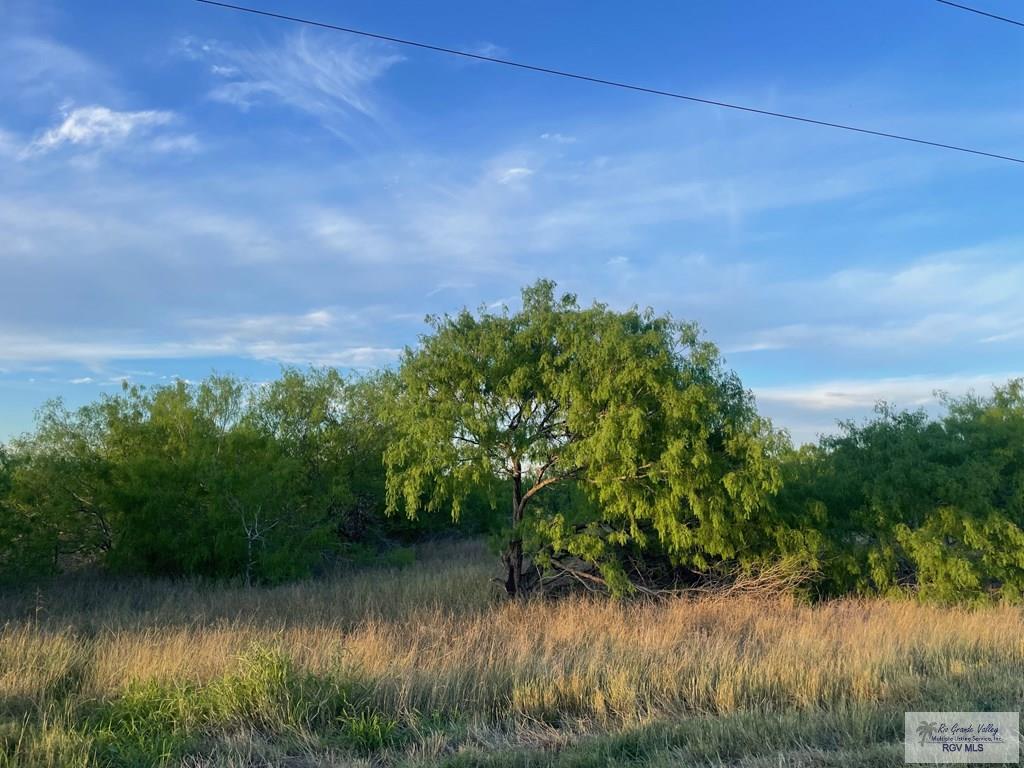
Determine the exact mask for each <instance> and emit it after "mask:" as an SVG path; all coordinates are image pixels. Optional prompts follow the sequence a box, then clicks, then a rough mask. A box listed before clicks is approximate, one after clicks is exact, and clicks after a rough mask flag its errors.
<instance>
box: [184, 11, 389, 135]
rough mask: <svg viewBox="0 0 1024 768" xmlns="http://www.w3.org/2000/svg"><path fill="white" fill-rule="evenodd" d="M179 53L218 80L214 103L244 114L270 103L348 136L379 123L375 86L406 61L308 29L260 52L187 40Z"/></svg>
mask: <svg viewBox="0 0 1024 768" xmlns="http://www.w3.org/2000/svg"><path fill="white" fill-rule="evenodd" d="M180 50H181V51H182V52H183V54H184V55H185V56H186V57H188V58H191V59H193V60H198V61H204V62H208V63H209V65H210V69H211V73H213V74H214V75H215V76H216V77H217V82H216V83H215V84H214V85H213V87H212V89H211V90H210V92H209V96H210V98H211V99H214V100H215V101H220V102H224V103H225V104H231V105H232V106H235V107H238V108H239V109H242V110H248V109H251V108H253V107H256V106H260V105H266V104H276V105H282V106H287V107H291V108H293V109H297V110H299V111H301V112H305V113H307V114H309V115H312V116H313V117H315V118H317V119H318V120H320V121H321V122H322V123H323V124H324V126H325V127H327V128H328V129H329V130H331V131H333V132H334V133H336V134H338V135H340V136H343V137H347V138H348V137H350V135H351V132H352V124H353V122H354V121H356V120H360V119H362V120H370V121H372V122H377V121H378V120H380V118H381V111H380V107H379V106H378V104H377V101H376V99H375V98H374V96H373V94H372V92H371V90H372V89H371V86H372V85H373V83H374V82H375V81H377V80H378V79H379V78H380V77H381V76H382V75H383V74H384V73H385V72H387V70H388V69H390V68H391V67H392V66H393V65H395V64H396V63H398V62H399V61H401V60H402V57H401V56H399V55H397V54H395V53H393V52H384V50H383V49H382V48H381V47H380V46H375V45H367V44H363V43H342V42H340V41H339V39H338V38H337V37H336V36H335V37H333V38H326V37H325V36H321V35H314V34H307V33H306V32H305V31H302V32H298V33H295V34H292V35H289V36H288V37H286V38H285V39H284V41H283V42H282V43H281V45H279V46H261V47H259V48H242V47H235V46H232V45H229V44H226V43H221V42H218V41H216V40H206V41H202V40H197V39H194V38H186V39H184V40H182V41H181V46H180Z"/></svg>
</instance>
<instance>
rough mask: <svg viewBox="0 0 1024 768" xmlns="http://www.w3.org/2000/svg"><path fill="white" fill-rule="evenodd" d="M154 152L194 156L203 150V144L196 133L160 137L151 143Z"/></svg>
mask: <svg viewBox="0 0 1024 768" xmlns="http://www.w3.org/2000/svg"><path fill="white" fill-rule="evenodd" d="M150 148H151V149H152V150H153V151H154V152H161V153H175V152H180V153H182V154H194V153H196V152H199V151H200V150H201V149H202V143H201V142H200V141H199V138H198V137H197V136H196V135H195V134H194V133H185V134H180V135H176V136H158V137H157V138H155V139H153V141H152V142H151V143H150Z"/></svg>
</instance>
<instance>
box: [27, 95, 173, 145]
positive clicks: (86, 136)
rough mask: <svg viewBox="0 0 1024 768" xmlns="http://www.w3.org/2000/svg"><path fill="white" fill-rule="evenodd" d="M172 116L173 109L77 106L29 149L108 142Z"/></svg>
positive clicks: (159, 122) (109, 143)
mask: <svg viewBox="0 0 1024 768" xmlns="http://www.w3.org/2000/svg"><path fill="white" fill-rule="evenodd" d="M173 119H174V114H173V113H171V112H165V111H159V110H145V111H141V112H117V111H114V110H112V109H109V108H107V107H100V106H91V107H79V108H77V109H74V110H72V111H71V112H69V113H68V114H67V115H66V116H65V117H64V120H63V121H62V122H61V124H60V125H58V126H55V127H54V128H51V129H50V130H48V131H46V132H45V133H44V134H43V135H42V136H40V137H39V138H37V139H36V140H35V141H33V142H32V143H31V144H30V145H29V147H28V152H29V153H43V152H50V151H51V150H54V149H57V148H58V147H60V146H62V145H64V144H74V145H83V146H108V145H111V144H116V143H118V142H121V141H124V140H125V139H127V138H128V137H129V136H131V135H132V134H138V133H141V132H144V131H146V130H148V129H150V128H152V127H154V126H159V125H166V124H167V123H169V122H171V121H172V120H173Z"/></svg>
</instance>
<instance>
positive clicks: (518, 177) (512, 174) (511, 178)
mask: <svg viewBox="0 0 1024 768" xmlns="http://www.w3.org/2000/svg"><path fill="white" fill-rule="evenodd" d="M533 174H534V171H533V169H532V168H523V167H521V166H517V167H515V168H505V169H504V170H502V171H499V172H498V183H499V184H512V183H514V182H517V181H523V180H524V179H528V178H530V177H531V176H533Z"/></svg>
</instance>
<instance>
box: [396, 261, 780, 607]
mask: <svg viewBox="0 0 1024 768" xmlns="http://www.w3.org/2000/svg"><path fill="white" fill-rule="evenodd" d="M430 322H431V325H432V328H433V332H432V333H429V334H427V335H425V336H423V337H422V338H421V341H420V345H419V347H418V348H416V349H410V350H407V351H406V353H405V356H404V358H403V360H402V363H401V367H400V369H399V371H398V372H397V374H396V377H395V381H394V393H393V395H392V398H391V406H390V422H391V427H392V429H393V431H394V436H393V439H392V441H391V443H390V444H389V446H388V448H387V451H386V453H385V464H386V466H387V471H388V476H387V493H388V506H389V509H390V510H396V509H399V508H400V507H401V508H403V509H404V511H405V512H406V513H407V514H408V515H410V516H414V515H416V514H417V513H418V512H419V511H420V510H423V509H426V510H436V509H439V508H443V507H444V506H446V505H450V507H451V511H452V514H453V515H454V516H455V517H456V518H457V517H458V516H459V514H460V508H461V503H462V500H463V499H464V498H465V497H466V496H467V494H469V493H470V492H471V491H472V490H473V489H474V488H478V487H481V486H488V484H489V483H492V481H493V478H494V477H495V476H496V477H498V478H500V479H501V480H503V481H504V484H505V485H506V486H507V489H508V490H507V493H508V496H507V501H506V503H507V504H508V509H509V513H508V521H509V523H508V528H507V533H506V537H505V538H506V540H505V543H504V548H503V552H502V561H503V564H504V569H505V579H504V583H505V589H506V591H507V592H508V594H509V595H520V594H522V593H523V592H525V591H526V590H528V589H529V588H530V587H531V586H532V585H533V584H534V583H536V577H537V576H541V577H543V575H544V574H545V573H548V572H551V571H555V572H556V573H557V572H560V571H562V572H564V571H567V570H569V566H568V565H567V564H566V563H567V562H568V561H570V560H571V561H574V562H584V563H586V564H589V565H590V566H592V568H593V569H594V570H595V571H596V573H595V572H594V571H592V572H591V573H590V574H588V575H587V577H588V578H591V579H599V580H600V581H602V582H603V583H604V584H605V585H606V586H607V587H609V588H610V589H611V590H612V591H613V592H624V591H628V590H629V589H630V588H631V581H630V579H629V575H630V574H629V572H628V570H627V568H626V565H625V563H624V561H623V558H622V557H621V554H622V552H623V549H624V548H633V549H640V550H643V549H647V548H658V549H659V550H660V551H662V552H664V553H666V554H667V555H668V557H669V558H671V560H672V562H673V563H675V564H678V565H682V566H689V567H693V568H698V569H701V568H707V567H709V566H710V565H711V564H713V563H715V562H717V561H721V560H723V559H725V560H733V559H741V558H742V557H744V556H745V555H747V554H749V553H750V552H751V551H752V547H753V545H754V540H753V536H752V535H750V533H751V531H752V530H753V529H752V528H750V527H748V525H747V523H748V521H749V520H750V519H751V518H752V517H753V516H755V515H758V514H761V513H762V512H764V511H765V510H766V508H767V505H766V500H767V499H768V497H769V496H770V495H771V494H772V493H774V492H775V490H776V489H777V486H778V482H779V479H778V472H777V468H776V463H775V460H774V457H775V454H776V453H777V452H778V450H779V448H780V446H781V444H782V440H781V438H780V436H779V435H778V434H777V433H775V432H773V431H772V429H771V427H770V425H769V424H768V423H767V422H766V421H765V420H763V419H761V418H759V417H758V415H757V413H756V411H755V409H754V405H753V402H752V399H751V397H750V396H749V394H748V393H747V392H746V391H745V390H744V389H743V387H742V386H741V384H740V382H739V380H738V379H737V377H736V376H735V375H734V374H732V373H731V372H728V371H726V370H724V369H723V367H722V363H721V359H720V357H719V355H718V352H717V350H716V348H715V347H714V345H712V344H711V343H709V342H707V341H704V340H703V339H702V338H701V336H700V334H699V331H698V329H697V328H696V327H695V326H692V325H688V324H682V323H676V322H673V321H672V319H671V318H669V317H667V316H659V315H656V314H654V313H653V312H652V311H650V310H647V311H640V310H637V309H635V308H634V309H630V310H628V311H625V312H616V311H613V310H612V309H610V308H609V307H607V306H605V305H602V304H594V305H593V306H590V307H585V308H584V307H581V306H580V305H579V304H578V303H577V301H576V299H575V297H574V296H572V295H564V296H561V297H556V295H555V285H554V284H553V283H551V282H548V281H540V282H538V283H536V284H535V285H533V286H531V287H529V288H526V289H525V290H524V291H523V293H522V309H521V310H519V311H517V312H514V313H513V312H510V311H508V310H507V309H506V310H504V311H502V312H490V311H486V310H481V311H480V312H479V313H477V314H473V313H471V312H469V311H463V312H461V313H459V314H458V315H455V316H448V315H445V316H443V317H434V318H431V319H430ZM568 484H571V485H573V486H574V487H575V488H576V489H578V490H579V492H580V493H581V494H582V495H583V496H584V497H585V498H586V500H587V503H585V504H576V505H573V509H575V510H577V512H576V513H571V512H567V511H565V510H564V509H558V510H557V511H556V510H555V508H553V507H550V506H549V507H545V505H544V504H543V503H542V501H543V498H544V495H545V492H546V491H547V489H549V488H551V487H553V486H557V485H568Z"/></svg>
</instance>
